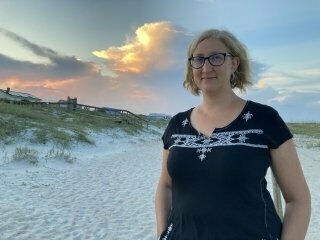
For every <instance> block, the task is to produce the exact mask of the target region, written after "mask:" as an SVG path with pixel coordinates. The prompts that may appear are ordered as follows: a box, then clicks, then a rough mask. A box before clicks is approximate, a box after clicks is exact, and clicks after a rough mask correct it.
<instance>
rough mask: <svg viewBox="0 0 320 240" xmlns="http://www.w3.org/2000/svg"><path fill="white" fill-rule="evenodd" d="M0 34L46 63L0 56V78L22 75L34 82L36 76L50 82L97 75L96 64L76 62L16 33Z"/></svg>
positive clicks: (73, 58) (4, 32)
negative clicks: (43, 59)
mask: <svg viewBox="0 0 320 240" xmlns="http://www.w3.org/2000/svg"><path fill="white" fill-rule="evenodd" d="M0 33H2V34H4V35H5V36H7V37H8V38H9V39H11V40H12V41H14V42H16V43H18V44H19V45H21V46H22V47H24V48H25V49H27V50H29V51H31V52H32V53H33V54H35V55H36V56H38V57H42V58H46V59H47V60H48V63H38V64H35V63H32V62H29V61H19V60H16V59H12V58H10V57H7V56H5V55H2V54H0V69H1V70H2V71H1V72H0V77H5V76H6V77H10V76H12V75H19V72H20V73H23V76H24V79H26V80H34V79H37V77H36V76H35V75H37V76H42V77H44V76H45V78H47V79H50V80H60V79H68V78H74V77H77V76H82V75H86V74H93V73H96V74H97V73H99V71H100V68H99V66H98V65H97V64H94V63H90V62H84V61H80V60H78V59H77V58H76V57H74V56H64V55H60V54H59V53H57V52H56V51H54V50H52V49H50V48H47V47H43V46H39V45H37V44H35V43H32V42H30V41H29V40H27V39H25V38H23V37H22V36H19V35H18V34H16V33H13V32H10V31H8V30H6V29H3V28H0Z"/></svg>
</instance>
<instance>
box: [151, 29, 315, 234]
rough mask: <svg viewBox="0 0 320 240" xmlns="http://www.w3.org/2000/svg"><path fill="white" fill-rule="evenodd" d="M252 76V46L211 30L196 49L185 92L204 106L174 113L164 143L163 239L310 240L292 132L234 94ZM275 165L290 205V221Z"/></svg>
mask: <svg viewBox="0 0 320 240" xmlns="http://www.w3.org/2000/svg"><path fill="white" fill-rule="evenodd" d="M249 73H250V70H249V59H248V56H247V53H246V48H245V46H244V45H243V44H242V43H241V42H239V41H238V40H237V39H236V38H235V36H234V35H232V34H231V33H230V32H228V31H221V30H208V31H205V32H203V33H202V34H200V35H199V36H198V37H197V38H196V39H195V40H194V41H193V42H192V43H191V45H190V47H189V51H188V61H187V73H186V79H185V81H184V87H186V88H187V89H188V90H190V91H191V92H192V93H193V94H195V95H200V94H201V95H202V98H203V101H202V103H201V104H200V105H199V106H197V107H195V108H191V109H189V110H188V111H185V112H180V113H178V114H177V115H175V116H174V117H173V118H172V119H171V120H170V122H169V124H168V126H167V128H166V130H165V133H164V135H163V137H162V139H163V143H164V152H163V164H162V171H161V175H160V179H159V183H158V187H157V192H156V217H157V235H158V237H159V239H163V240H164V239H165V240H169V239H174V240H189V239H190V240H242V239H243V240H251V239H252V240H253V239H255V240H276V239H278V240H280V239H281V240H295V239H296V240H302V239H304V237H305V235H306V231H307V227H308V224H309V220H310V211H311V210H310V209H311V206H310V205H311V204H310V202H311V201H310V193H309V189H308V186H307V184H306V181H305V178H304V175H303V172H302V169H301V166H300V163H299V159H298V156H297V153H296V150H295V146H294V142H293V140H292V134H291V133H290V131H289V129H288V127H287V126H286V124H285V123H284V121H283V120H282V119H281V117H280V116H279V115H278V113H277V112H276V111H275V110H274V109H273V108H271V107H269V106H266V105H262V104H259V103H255V102H253V101H246V100H244V99H241V98H240V97H238V96H237V95H236V94H235V93H234V91H233V89H234V88H238V89H240V90H241V91H245V89H246V87H247V86H248V85H250V84H251V82H250V79H249V75H250V74H249ZM269 167H271V168H272V170H273V173H274V175H275V177H276V179H277V181H278V183H279V186H280V188H281V191H282V193H283V196H284V199H285V202H286V206H285V214H284V219H283V222H281V220H280V218H279V216H278V215H277V213H276V210H275V207H274V204H273V201H272V198H271V196H270V194H269V191H268V190H267V183H266V180H265V175H266V172H267V169H268V168H269Z"/></svg>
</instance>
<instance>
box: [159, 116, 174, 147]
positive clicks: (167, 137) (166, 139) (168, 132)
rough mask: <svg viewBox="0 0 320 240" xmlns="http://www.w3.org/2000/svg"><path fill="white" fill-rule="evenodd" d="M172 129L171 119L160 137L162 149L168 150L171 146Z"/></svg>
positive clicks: (172, 121)
mask: <svg viewBox="0 0 320 240" xmlns="http://www.w3.org/2000/svg"><path fill="white" fill-rule="evenodd" d="M173 128H174V118H172V119H171V120H170V121H169V123H168V126H167V127H166V129H165V131H164V133H163V135H162V138H161V139H162V142H163V148H164V149H169V147H170V146H171V136H172V134H173Z"/></svg>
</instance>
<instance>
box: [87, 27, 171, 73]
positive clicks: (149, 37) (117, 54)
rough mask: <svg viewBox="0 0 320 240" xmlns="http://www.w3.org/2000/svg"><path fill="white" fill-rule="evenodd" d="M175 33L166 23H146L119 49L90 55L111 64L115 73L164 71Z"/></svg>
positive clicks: (168, 62) (94, 52) (168, 60)
mask: <svg viewBox="0 0 320 240" xmlns="http://www.w3.org/2000/svg"><path fill="white" fill-rule="evenodd" d="M175 32H177V31H176V30H175V29H173V27H172V26H171V25H170V24H169V23H168V22H155V23H146V24H144V25H143V26H141V27H139V28H138V29H137V30H136V31H135V36H134V37H133V38H131V39H129V41H128V42H127V43H126V44H125V45H123V46H120V47H109V48H108V49H106V50H100V51H93V52H92V54H93V55H95V56H97V57H99V58H103V59H107V60H110V61H111V62H112V65H111V67H112V69H111V70H113V71H116V72H132V73H141V72H144V71H146V70H147V69H149V68H154V69H166V68H169V67H171V66H172V65H173V64H174V62H173V61H170V58H168V57H167V56H168V55H169V54H168V50H169V49H168V46H170V44H169V43H170V41H171V39H172V37H173V34H174V33H175Z"/></svg>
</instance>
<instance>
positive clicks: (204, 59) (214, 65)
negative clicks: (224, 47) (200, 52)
mask: <svg viewBox="0 0 320 240" xmlns="http://www.w3.org/2000/svg"><path fill="white" fill-rule="evenodd" d="M214 55H223V62H222V63H221V64H218V65H217V64H212V63H211V62H210V58H211V57H212V56H214ZM226 56H231V57H234V56H233V55H232V54H231V53H214V54H211V55H210V56H209V57H190V58H188V60H189V63H190V66H191V67H192V68H194V69H200V68H202V67H203V66H204V64H205V63H206V60H208V62H209V63H210V65H211V66H213V67H219V66H221V65H223V64H224V62H225V61H226ZM194 58H201V59H203V64H202V65H201V66H200V67H198V68H196V67H194V66H192V63H191V61H192V59H194Z"/></svg>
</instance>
